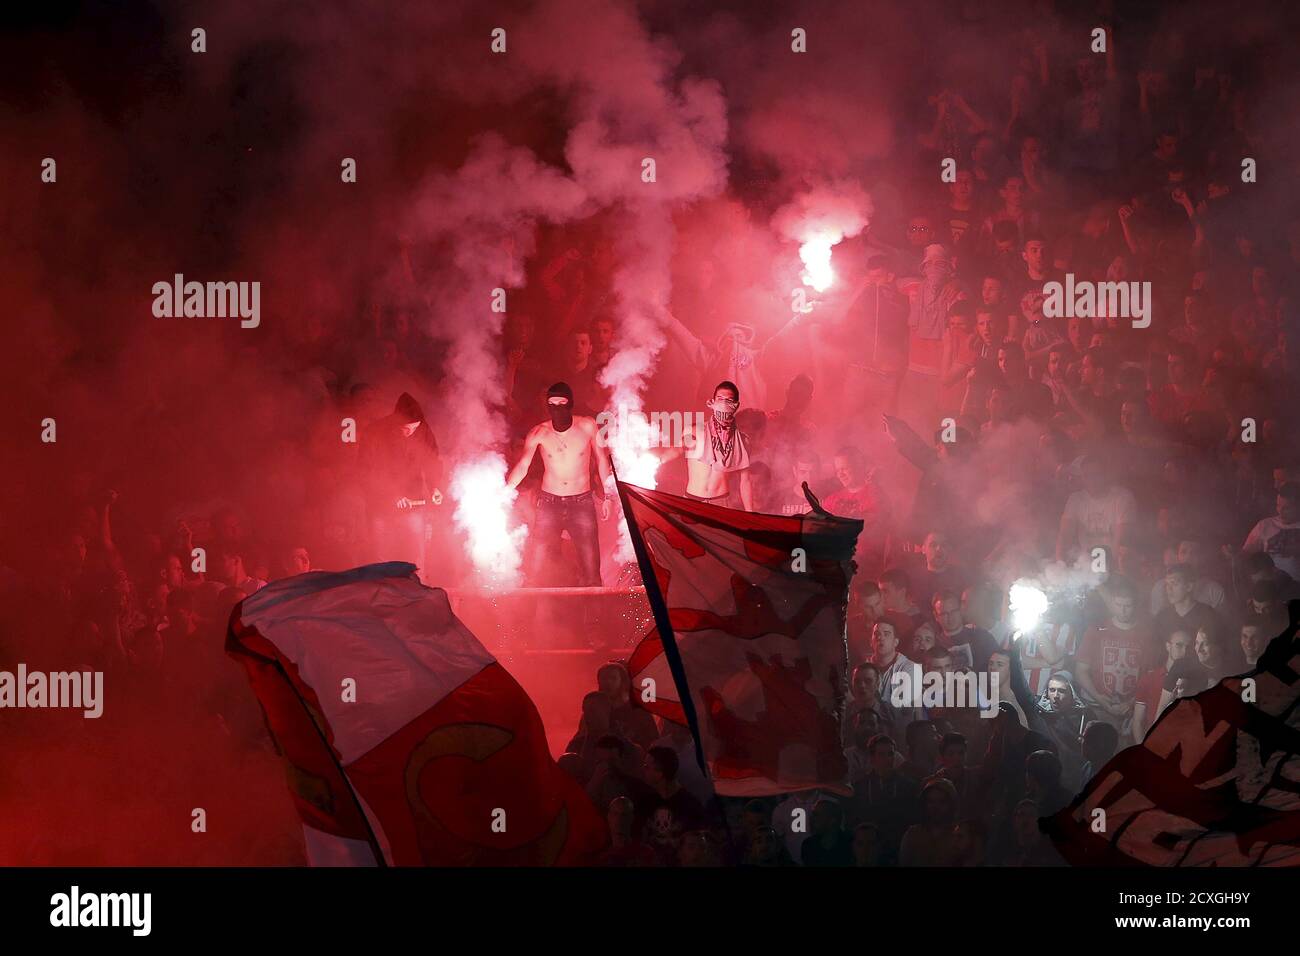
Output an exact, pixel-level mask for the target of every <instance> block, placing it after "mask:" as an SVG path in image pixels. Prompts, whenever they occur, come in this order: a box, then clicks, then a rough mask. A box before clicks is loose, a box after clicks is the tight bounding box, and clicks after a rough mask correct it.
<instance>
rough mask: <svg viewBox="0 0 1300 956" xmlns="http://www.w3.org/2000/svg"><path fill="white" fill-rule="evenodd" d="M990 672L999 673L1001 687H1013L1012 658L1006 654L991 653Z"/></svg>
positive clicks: (999, 685)
mask: <svg viewBox="0 0 1300 956" xmlns="http://www.w3.org/2000/svg"><path fill="white" fill-rule="evenodd" d="M989 674H991V675H992V674H996V675H997V678H998V687H999V688H1002V687H1006V688H1008V689H1009V688H1010V687H1011V658H1010V657H1009V656H1008V655H1006V654H991V655H989ZM999 692H1000V691H999ZM1008 692H1009V690H1008Z"/></svg>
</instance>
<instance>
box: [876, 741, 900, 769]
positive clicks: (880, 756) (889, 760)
mask: <svg viewBox="0 0 1300 956" xmlns="http://www.w3.org/2000/svg"><path fill="white" fill-rule="evenodd" d="M894 755H895V751H894V745H893V744H891V743H890V742H889V741H887V740H882V741H880V742H879V743H877V744H876V746H875V747H874V748H872V751H871V769H872V770H874V771H876V773H888V772H889V771H891V770H893V769H894Z"/></svg>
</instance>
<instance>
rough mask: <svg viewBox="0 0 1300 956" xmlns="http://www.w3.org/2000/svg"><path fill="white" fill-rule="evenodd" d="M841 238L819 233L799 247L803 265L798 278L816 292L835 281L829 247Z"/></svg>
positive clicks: (827, 287)
mask: <svg viewBox="0 0 1300 956" xmlns="http://www.w3.org/2000/svg"><path fill="white" fill-rule="evenodd" d="M841 238H843V237H842V236H831V235H829V234H827V233H819V234H817V235H815V236H812V237H810V238H809V239H807V240H806V241H805V242H804V243H803V245H801V246H800V247H799V258H800V259H802V260H803V264H804V267H805V268H804V271H803V273H802V274H801V275H800V276H799V280H800V281H801V282H803V284H804V285H807V286H811V287H812V288H813V290H814V291H816V292H825V291H826V290H827V289H829V288H830V287H831V285H832V284H833V283H834V282H835V270H834V269H832V268H831V247H832V246H834V245H835V243H837V242H839V241H840V239H841Z"/></svg>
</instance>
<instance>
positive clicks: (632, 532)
mask: <svg viewBox="0 0 1300 956" xmlns="http://www.w3.org/2000/svg"><path fill="white" fill-rule="evenodd" d="M609 469H610V472H611V473H612V474H613V476H614V487H615V488H617V489H618V500H619V504H620V505H622V507H623V521H624V522H625V523H626V524H627V534H628V537H629V538H631V539H632V550H633V551H634V552H635V553H636V563H637V566H638V567H639V568H640V569H641V582H642V583H643V584H644V585H645V596H646V599H647V600H648V601H649V602H650V610H651V612H653V614H654V619H655V627H656V629H658V631H659V640H660V642H661V643H662V644H663V647H664V657H666V658H668V670H669V671H670V672H671V673H672V675H673V683H674V684H675V685H676V687H677V698H678V700H679V701H680V703H681V705H682V713H683V714H684V715H685V717H686V725H687V726H688V727H689V728H690V730H691V737H692V739H693V740H694V741H695V760H696V762H697V763H698V764H699V765H700V771H701V772H702V773H703V774H704V777H705V779H706V780H710V779H712V775H711V774H710V773H709V768H708V765H707V764H706V763H705V760H704V744H703V742H702V741H701V739H700V722H699V718H698V717H697V716H696V713H695V701H694V700H692V699H691V689H690V685H689V684H687V682H686V668H685V666H684V665H683V664H682V655H681V652H680V651H679V650H678V648H677V635H676V634H675V633H674V632H673V626H672V623H671V621H670V620H669V617H668V605H667V604H666V603H665V602H664V595H663V592H662V591H661V590H660V589H659V579H658V578H656V577H655V572H654V566H653V565H651V563H650V552H649V550H647V548H646V544H645V539H644V538H643V537H641V528H640V526H639V525H638V524H637V523H636V521H635V520H633V518H632V509H631V507H630V506H629V505H628V501H627V485H625V484H623V482H621V481H620V480H619V478H618V472H616V471H614V460H613V456H611V457H610V462H609Z"/></svg>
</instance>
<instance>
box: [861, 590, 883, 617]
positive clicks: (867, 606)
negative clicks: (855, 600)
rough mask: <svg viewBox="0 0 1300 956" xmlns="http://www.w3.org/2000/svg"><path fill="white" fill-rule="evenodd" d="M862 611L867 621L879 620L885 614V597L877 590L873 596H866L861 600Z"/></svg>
mask: <svg viewBox="0 0 1300 956" xmlns="http://www.w3.org/2000/svg"><path fill="white" fill-rule="evenodd" d="M862 609H863V610H864V611H865V612H866V615H867V618H868V619H869V620H872V621H878V620H880V618H881V616H882V615H883V614H884V613H885V595H884V594H882V593H881V592H880V591H879V590H877V591H876V592H875V593H873V594H868V595H867V596H866V597H864V598H863V599H862Z"/></svg>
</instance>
